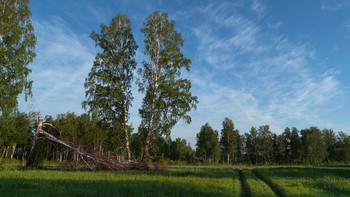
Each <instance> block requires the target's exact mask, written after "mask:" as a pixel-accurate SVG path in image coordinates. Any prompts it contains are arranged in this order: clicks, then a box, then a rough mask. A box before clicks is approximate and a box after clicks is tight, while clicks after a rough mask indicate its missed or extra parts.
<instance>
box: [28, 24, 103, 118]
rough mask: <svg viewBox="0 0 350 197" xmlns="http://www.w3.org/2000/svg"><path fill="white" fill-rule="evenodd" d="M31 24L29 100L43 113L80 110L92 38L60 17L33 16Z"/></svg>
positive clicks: (92, 55)
mask: <svg viewBox="0 0 350 197" xmlns="http://www.w3.org/2000/svg"><path fill="white" fill-rule="evenodd" d="M33 24H34V28H35V33H36V35H37V46H36V53H37V57H36V59H35V60H34V62H33V64H32V66H31V68H32V74H31V75H30V77H31V79H32V80H33V81H34V84H33V99H32V101H34V102H36V103H37V108H38V109H39V110H40V112H41V113H42V115H47V114H50V115H56V114H57V113H65V112H67V111H68V110H70V111H73V112H76V113H78V114H79V113H81V112H82V111H83V110H82V108H81V102H82V101H83V99H84V80H85V77H87V74H88V72H89V70H90V69H91V66H92V62H93V59H94V56H95V53H96V51H95V49H94V44H93V42H91V41H90V39H89V38H88V36H87V35H78V34H76V33H74V32H73V31H72V30H71V27H70V26H69V25H67V23H66V22H65V21H64V20H63V19H62V18H60V17H51V18H49V19H48V20H40V21H38V20H36V21H33ZM22 105H23V104H22ZM22 107H23V106H22ZM23 108H24V107H23Z"/></svg>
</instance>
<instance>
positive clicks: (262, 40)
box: [190, 1, 343, 132]
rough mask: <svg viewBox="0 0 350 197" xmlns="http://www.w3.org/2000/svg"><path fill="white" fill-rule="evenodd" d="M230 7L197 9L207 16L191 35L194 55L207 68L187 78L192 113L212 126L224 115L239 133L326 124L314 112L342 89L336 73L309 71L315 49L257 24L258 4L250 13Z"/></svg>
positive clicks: (313, 59)
mask: <svg viewBox="0 0 350 197" xmlns="http://www.w3.org/2000/svg"><path fill="white" fill-rule="evenodd" d="M256 3H257V2H256V1H253V2H252V4H251V5H250V6H249V5H247V7H248V8H250V9H252V8H254V7H257V6H258V5H256ZM259 3H260V2H259ZM236 6H237V5H231V7H230V6H228V4H221V5H214V4H210V5H209V6H207V7H204V8H202V10H200V11H203V12H204V11H205V12H207V13H206V14H207V15H209V16H210V17H208V19H207V20H205V21H202V23H201V24H200V25H198V26H197V27H195V28H193V34H194V35H195V36H196V37H197V39H198V40H199V43H200V44H199V46H198V54H201V55H199V59H202V60H204V63H207V64H208V65H210V66H211V68H210V67H209V68H208V69H207V71H205V70H206V69H205V68H203V69H202V70H201V72H193V73H192V75H191V76H190V78H191V80H192V82H193V84H194V91H195V93H196V94H198V97H199V99H200V104H199V107H198V112H194V113H198V114H197V115H198V116H202V118H203V119H204V118H206V119H207V121H210V122H213V123H214V124H215V125H216V126H217V127H218V128H220V123H221V121H222V120H223V119H224V118H225V117H226V116H227V117H230V118H232V119H233V120H234V121H235V122H236V123H237V125H238V128H240V129H243V132H247V131H248V129H249V127H250V126H258V125H262V124H270V125H271V128H272V129H273V130H274V132H281V131H282V130H283V128H284V127H286V126H288V125H287V124H288V123H289V122H291V121H293V122H295V124H296V125H292V126H305V127H307V126H310V124H313V123H314V122H322V121H323V122H326V120H320V117H319V116H318V114H319V113H320V111H322V109H323V108H324V107H327V106H328V105H330V104H331V103H332V101H333V99H334V98H336V97H337V96H339V95H341V94H342V93H343V90H342V85H341V83H340V82H339V81H338V80H337V79H336V73H334V72H328V70H324V71H321V70H319V69H315V64H318V61H317V59H315V53H317V52H315V49H313V48H312V46H310V45H309V44H308V43H307V42H304V43H300V42H298V43H293V42H291V41H290V40H288V38H286V37H284V36H283V35H279V34H278V33H276V31H275V30H276V28H275V26H274V25H269V24H267V25H266V24H264V26H263V25H262V24H261V23H264V21H263V20H264V19H263V18H259V17H256V16H263V15H264V10H265V9H266V8H265V7H264V5H262V4H261V5H259V6H261V9H259V12H256V14H255V15H253V16H251V17H247V16H246V15H242V14H240V12H238V11H233V10H235V8H236ZM209 8H210V9H209ZM248 8H245V9H248ZM241 9H242V8H241ZM256 9H257V8H256ZM279 23H281V22H279ZM268 27H271V28H268ZM272 27H274V28H272ZM277 28H278V27H277ZM218 29H220V31H221V32H225V33H224V34H219V33H217V30H218ZM211 69H214V70H215V74H213V73H214V72H211ZM329 70H331V68H329ZM215 78H216V79H215ZM197 115H196V116H197ZM198 119H200V118H198ZM199 122H203V121H199ZM196 126H197V127H198V125H196ZM320 126H322V125H320Z"/></svg>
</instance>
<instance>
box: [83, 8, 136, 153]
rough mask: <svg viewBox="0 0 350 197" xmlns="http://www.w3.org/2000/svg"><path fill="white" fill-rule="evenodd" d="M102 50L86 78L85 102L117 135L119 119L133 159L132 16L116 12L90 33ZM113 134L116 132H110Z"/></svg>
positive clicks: (133, 66) (133, 65) (133, 48)
mask: <svg viewBox="0 0 350 197" xmlns="http://www.w3.org/2000/svg"><path fill="white" fill-rule="evenodd" d="M90 37H91V38H92V39H93V40H94V41H95V43H96V46H99V47H100V48H101V49H102V50H103V51H102V52H101V53H98V54H97V56H96V59H95V61H94V64H93V67H92V69H91V71H90V73H89V76H88V78H86V80H85V88H86V89H87V90H86V97H87V101H84V102H83V106H84V107H85V108H86V107H87V106H88V107H89V108H90V111H97V112H98V113H99V115H101V116H102V117H104V119H105V121H106V122H108V123H110V126H111V127H113V128H114V129H112V131H114V135H118V133H115V132H116V131H117V130H118V129H119V128H118V123H121V124H122V130H123V131H124V136H125V143H126V151H127V155H126V156H127V159H131V155H130V148H129V136H130V135H129V133H130V129H129V127H128V119H129V108H130V106H131V101H132V100H133V97H132V94H131V82H132V80H133V70H134V69H135V68H136V62H135V59H134V56H135V53H136V50H137V47H138V46H137V45H136V42H135V40H134V37H133V34H132V32H131V22H130V19H129V18H128V17H127V16H126V15H124V16H122V15H121V14H117V15H116V16H115V17H114V18H112V20H111V22H110V24H109V26H106V25H104V24H102V25H101V32H100V34H97V33H95V32H92V33H91V36H90ZM110 136H111V137H113V135H110Z"/></svg>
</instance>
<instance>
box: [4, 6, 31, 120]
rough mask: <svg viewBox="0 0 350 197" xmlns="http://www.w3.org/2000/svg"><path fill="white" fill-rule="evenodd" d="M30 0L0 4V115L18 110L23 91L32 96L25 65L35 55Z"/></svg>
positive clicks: (28, 70)
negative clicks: (19, 97) (18, 99)
mask: <svg viewBox="0 0 350 197" xmlns="http://www.w3.org/2000/svg"><path fill="white" fill-rule="evenodd" d="M28 4H29V0H6V1H1V2H0V114H3V113H4V112H5V111H11V110H13V109H15V108H17V104H18V101H17V97H18V95H19V94H21V93H22V92H24V93H25V97H26V99H27V96H28V95H29V96H31V87H32V83H33V81H31V80H30V79H29V73H30V72H31V70H30V69H29V68H28V65H29V64H30V63H31V62H33V59H34V57H35V56H36V54H35V52H34V48H35V45H36V37H35V35H34V28H33V26H32V22H31V19H30V17H31V15H32V13H31V11H30V10H29V8H28Z"/></svg>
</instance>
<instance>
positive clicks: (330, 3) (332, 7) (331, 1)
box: [321, 0, 350, 11]
mask: <svg viewBox="0 0 350 197" xmlns="http://www.w3.org/2000/svg"><path fill="white" fill-rule="evenodd" d="M349 6H350V2H349V1H347V0H322V1H321V10H325V11H337V10H339V9H342V8H346V7H349Z"/></svg>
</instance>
